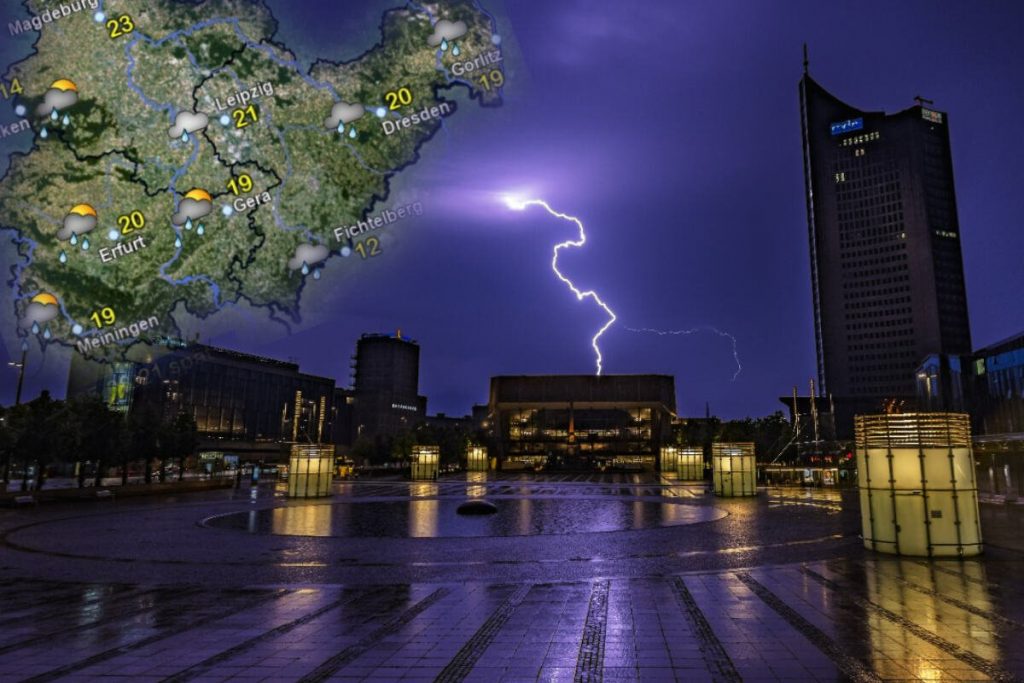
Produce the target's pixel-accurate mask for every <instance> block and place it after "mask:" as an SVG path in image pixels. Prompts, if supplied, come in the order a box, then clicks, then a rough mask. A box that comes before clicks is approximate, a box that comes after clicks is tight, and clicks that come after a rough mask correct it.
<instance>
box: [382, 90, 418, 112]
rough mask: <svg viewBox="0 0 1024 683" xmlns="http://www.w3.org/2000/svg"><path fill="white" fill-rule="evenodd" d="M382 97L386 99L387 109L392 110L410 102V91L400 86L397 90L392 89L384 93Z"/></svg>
mask: <svg viewBox="0 0 1024 683" xmlns="http://www.w3.org/2000/svg"><path fill="white" fill-rule="evenodd" d="M384 99H385V100H387V103H388V109H390V110H391V111H394V110H395V109H398V108H399V107H404V106H406V105H409V104H412V91H410V90H409V89H408V88H406V87H401V88H399V89H398V90H392V91H391V92H389V93H386V94H385V95H384Z"/></svg>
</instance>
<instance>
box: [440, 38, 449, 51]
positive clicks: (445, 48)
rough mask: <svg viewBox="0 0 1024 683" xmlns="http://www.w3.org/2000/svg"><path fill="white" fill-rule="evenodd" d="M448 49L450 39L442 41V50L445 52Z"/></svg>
mask: <svg viewBox="0 0 1024 683" xmlns="http://www.w3.org/2000/svg"><path fill="white" fill-rule="evenodd" d="M446 50H448V41H447V40H442V41H441V52H445V51H446Z"/></svg>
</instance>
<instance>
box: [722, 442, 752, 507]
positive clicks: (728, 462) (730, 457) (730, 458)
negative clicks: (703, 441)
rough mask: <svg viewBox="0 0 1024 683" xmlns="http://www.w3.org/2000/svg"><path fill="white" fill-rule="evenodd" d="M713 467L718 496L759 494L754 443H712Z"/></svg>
mask: <svg viewBox="0 0 1024 683" xmlns="http://www.w3.org/2000/svg"><path fill="white" fill-rule="evenodd" d="M711 469H712V471H713V475H714V476H713V483H714V488H715V495H716V496H722V497H726V498H735V497H739V496H756V495H757V488H756V480H757V465H756V463H755V461H754V444H753V443H749V442H744V443H716V444H712V445H711Z"/></svg>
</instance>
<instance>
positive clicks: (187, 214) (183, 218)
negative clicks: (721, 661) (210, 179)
mask: <svg viewBox="0 0 1024 683" xmlns="http://www.w3.org/2000/svg"><path fill="white" fill-rule="evenodd" d="M211 211H213V197H211V196H210V193H209V192H207V191H206V190H203V189H200V188H198V187H194V188H192V189H191V190H189V191H188V192H186V193H185V198H184V199H182V200H181V203H180V204H178V212H177V213H176V214H174V215H173V216H172V217H171V222H172V223H174V224H175V225H184V224H185V223H186V222H187V221H194V220H198V219H200V218H202V217H203V216H206V215H207V214H209V213H210V212H211ZM189 225H191V223H189Z"/></svg>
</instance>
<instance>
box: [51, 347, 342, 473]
mask: <svg viewBox="0 0 1024 683" xmlns="http://www.w3.org/2000/svg"><path fill="white" fill-rule="evenodd" d="M79 395H94V396H101V397H102V398H103V399H104V401H105V402H106V403H107V404H108V405H109V406H110V407H111V408H113V409H115V410H120V411H123V412H125V413H130V412H132V411H141V410H146V411H152V413H153V414H154V415H157V416H159V417H163V418H170V417H173V416H174V415H176V414H178V413H180V412H186V413H188V414H189V415H191V416H192V417H193V418H194V419H195V422H196V428H197V431H198V436H199V438H200V448H201V449H207V450H209V449H215V450H217V451H229V452H231V453H233V454H236V455H239V456H240V457H241V458H242V459H263V460H267V459H274V460H276V459H278V458H279V457H280V456H281V446H282V445H283V444H287V443H321V442H329V441H331V439H332V433H331V432H332V426H333V424H332V423H333V420H332V416H333V415H334V406H333V401H334V380H333V379H330V378H326V377H317V376H314V375H308V374H305V373H302V372H299V366H298V365H296V364H295V363H289V362H285V361H280V360H275V359H273V358H264V357H261V356H254V355H251V354H246V353H240V352H237V351H230V350H227V349H220V348H216V347H213V346H207V345H205V344H198V343H187V342H182V341H178V340H171V339H165V340H162V341H161V342H160V343H157V344H136V345H134V346H132V347H131V348H130V349H129V350H128V351H127V352H126V358H125V359H124V360H122V361H119V362H115V363H107V362H99V361H95V360H90V359H88V358H86V357H84V356H81V355H80V354H73V356H72V361H71V369H70V373H69V377H68V396H79Z"/></svg>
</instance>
